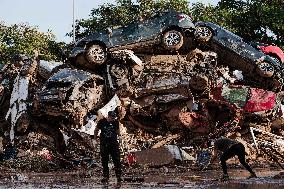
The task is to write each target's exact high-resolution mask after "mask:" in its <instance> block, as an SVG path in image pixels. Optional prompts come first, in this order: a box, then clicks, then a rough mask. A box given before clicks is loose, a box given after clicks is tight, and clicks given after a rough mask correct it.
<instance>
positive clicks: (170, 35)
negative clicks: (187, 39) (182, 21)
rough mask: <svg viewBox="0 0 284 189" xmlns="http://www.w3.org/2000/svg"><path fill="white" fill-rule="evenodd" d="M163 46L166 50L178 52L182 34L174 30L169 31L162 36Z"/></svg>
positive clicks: (181, 42) (181, 43)
mask: <svg viewBox="0 0 284 189" xmlns="http://www.w3.org/2000/svg"><path fill="white" fill-rule="evenodd" d="M163 45H164V47H165V48H166V49H168V50H178V49H179V48H181V47H182V45H183V34H182V33H181V32H179V31H176V30H170V31H167V32H166V33H164V35H163Z"/></svg>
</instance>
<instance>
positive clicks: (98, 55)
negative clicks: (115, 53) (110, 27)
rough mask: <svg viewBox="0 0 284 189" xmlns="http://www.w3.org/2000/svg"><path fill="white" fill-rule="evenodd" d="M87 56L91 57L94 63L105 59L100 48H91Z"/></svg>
mask: <svg viewBox="0 0 284 189" xmlns="http://www.w3.org/2000/svg"><path fill="white" fill-rule="evenodd" d="M89 54H90V56H92V57H93V58H94V60H96V61H102V60H104V59H105V52H104V50H103V49H102V48H101V47H97V46H95V47H92V48H91V49H90V50H89Z"/></svg>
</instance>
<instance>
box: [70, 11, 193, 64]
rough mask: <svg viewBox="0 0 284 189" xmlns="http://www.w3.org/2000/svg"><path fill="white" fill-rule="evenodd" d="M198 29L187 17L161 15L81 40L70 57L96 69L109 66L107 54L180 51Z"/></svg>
mask: <svg viewBox="0 0 284 189" xmlns="http://www.w3.org/2000/svg"><path fill="white" fill-rule="evenodd" d="M194 28H195V27H194V24H193V23H192V20H191V18H190V17H189V16H188V15H186V14H184V13H178V12H175V11H170V12H164V13H158V14H156V15H154V16H153V17H151V18H149V19H146V20H143V21H136V22H133V23H130V24H129V25H126V26H123V27H119V28H116V29H110V28H108V29H107V30H104V31H98V32H95V33H93V34H92V35H89V36H87V37H84V38H82V39H79V40H78V41H77V42H76V43H75V47H74V49H73V50H72V52H71V55H70V57H71V59H72V60H73V62H74V61H75V62H76V63H78V64H79V65H80V64H85V65H81V66H83V67H87V68H89V69H94V66H96V65H101V64H103V63H105V61H106V60H107V53H108V52H109V51H113V50H119V49H129V50H135V49H137V48H140V49H141V48H143V47H145V48H147V47H149V46H150V45H155V44H157V45H158V46H162V47H164V48H165V49H168V50H172V51H176V50H178V49H179V48H181V47H182V46H183V45H184V41H185V37H186V36H189V35H191V34H193V31H194ZM158 46H157V47H158ZM84 59H85V60H87V61H84Z"/></svg>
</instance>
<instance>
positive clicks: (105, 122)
mask: <svg viewBox="0 0 284 189" xmlns="http://www.w3.org/2000/svg"><path fill="white" fill-rule="evenodd" d="M99 130H101V133H100V151H101V161H102V166H103V179H102V180H101V181H102V183H107V182H108V180H109V167H108V162H109V155H110V156H111V158H112V161H113V164H114V168H115V175H116V178H117V182H118V183H119V184H120V183H121V162H120V150H119V143H118V141H117V135H119V122H118V119H117V114H116V112H115V111H109V112H108V117H107V118H103V119H101V120H100V121H99V122H98V124H97V127H96V129H95V132H94V137H95V139H96V138H97V135H98V131H99Z"/></svg>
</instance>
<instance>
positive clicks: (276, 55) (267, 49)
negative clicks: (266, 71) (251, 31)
mask: <svg viewBox="0 0 284 189" xmlns="http://www.w3.org/2000/svg"><path fill="white" fill-rule="evenodd" d="M257 48H258V49H259V50H261V51H262V52H263V53H264V54H266V55H269V56H270V57H272V58H273V59H274V60H275V61H277V62H279V63H281V65H283V64H284V52H283V51H282V49H281V48H280V47H277V46H274V45H267V44H262V43H258V44H257Z"/></svg>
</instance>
